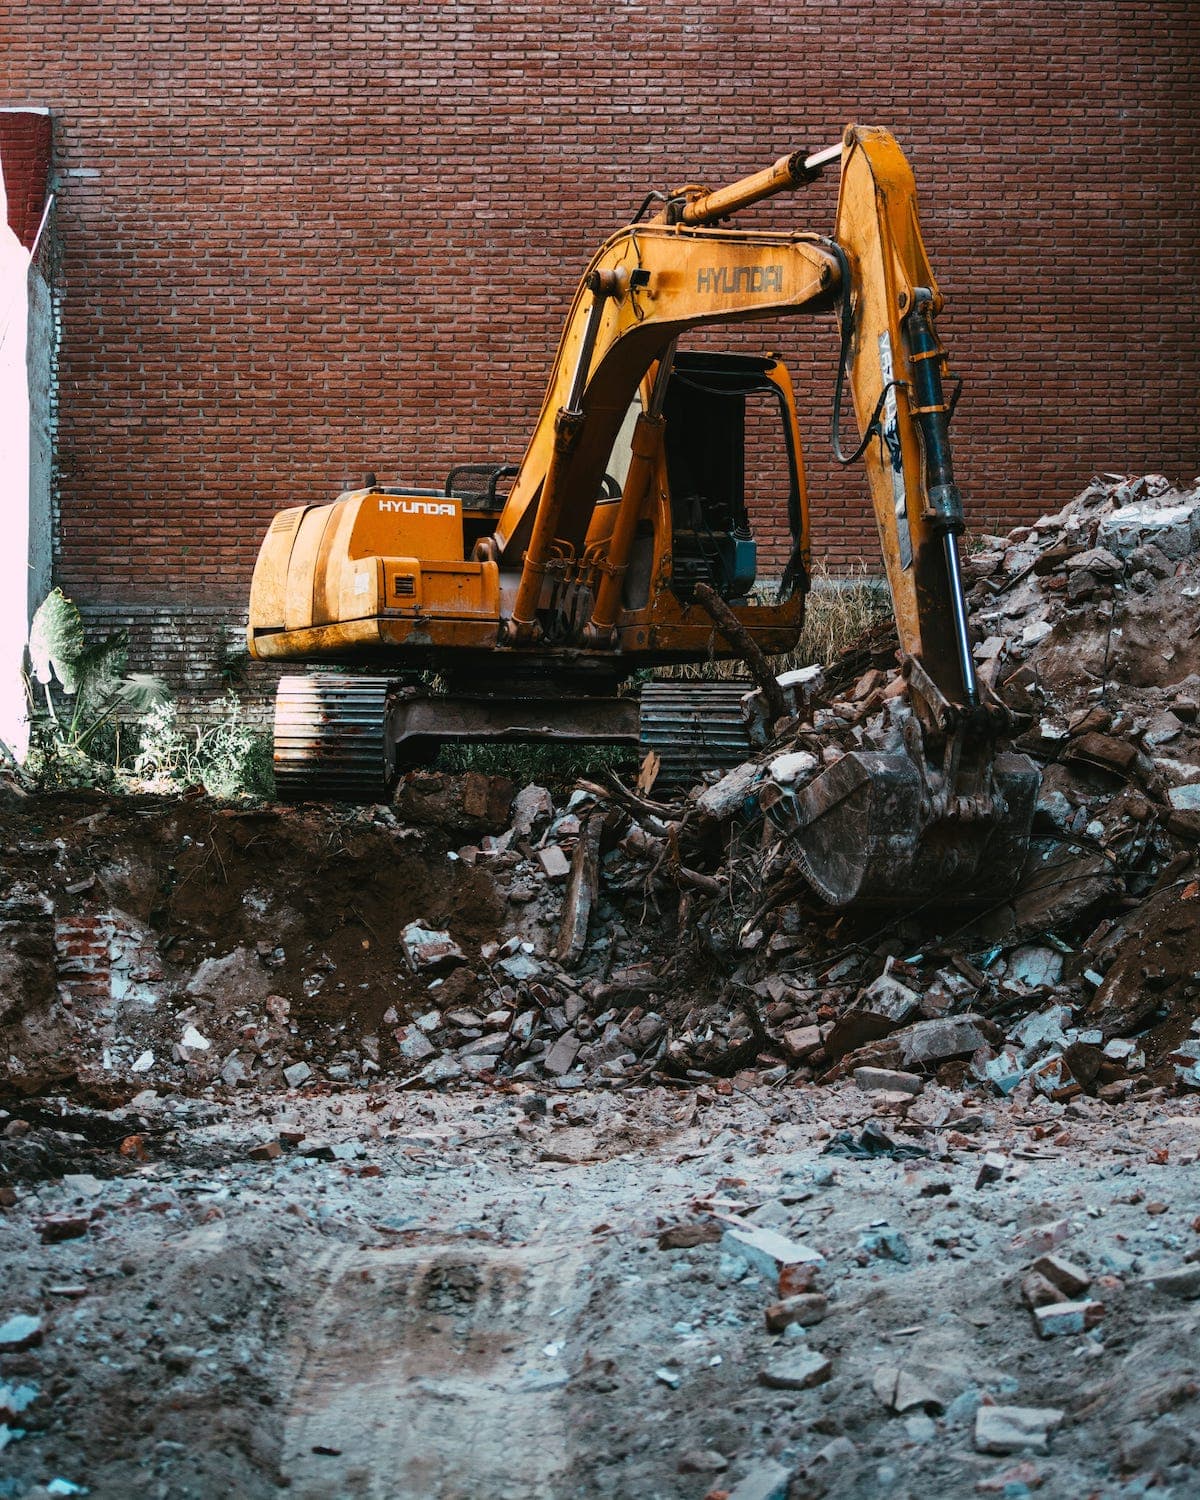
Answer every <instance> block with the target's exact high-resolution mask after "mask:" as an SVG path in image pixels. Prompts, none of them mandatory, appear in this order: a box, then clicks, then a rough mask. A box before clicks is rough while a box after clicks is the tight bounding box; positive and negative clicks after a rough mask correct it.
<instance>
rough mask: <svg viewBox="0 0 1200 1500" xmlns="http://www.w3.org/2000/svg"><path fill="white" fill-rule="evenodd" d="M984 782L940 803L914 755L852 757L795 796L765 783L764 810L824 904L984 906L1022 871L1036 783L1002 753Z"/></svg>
mask: <svg viewBox="0 0 1200 1500" xmlns="http://www.w3.org/2000/svg"><path fill="white" fill-rule="evenodd" d="M986 783H987V788H986V791H985V792H984V793H983V794H979V795H975V796H952V797H945V796H941V797H939V796H938V795H937V792H936V789H931V786H930V781H929V778H928V775H927V774H926V773H925V772H924V771H923V768H922V767H921V766H920V765H919V764H918V763H917V762H916V761H915V760H914V759H913V758H912V757H911V756H909V755H907V754H905V753H903V752H900V753H887V752H881V751H855V752H853V753H851V754H849V755H846V756H844V757H843V758H842V759H841V760H839V761H837V762H836V763H835V764H834V765H833V766H831V767H830V768H829V769H828V770H827V771H825V772H823V773H822V774H821V775H820V776H818V777H817V778H816V780H815V781H812V782H810V783H809V784H808V786H806V787H804V788H803V789H802V790H801V791H799V792H795V791H792V790H791V789H789V788H783V787H779V786H777V785H775V784H774V783H771V784H769V785H768V787H767V788H766V790H765V794H764V796H763V804H764V806H765V807H766V811H767V813H768V815H769V816H770V818H771V819H772V821H773V822H775V823H776V824H777V825H778V826H779V827H780V828H782V829H784V830H785V831H786V832H788V833H790V834H791V835H792V839H793V845H794V849H795V852H796V853H797V855H798V857H799V859H798V862H799V864H800V867H801V869H802V870H803V871H804V874H805V876H806V878H807V879H808V881H809V882H810V884H811V885H812V886H813V889H814V890H815V891H816V892H817V894H818V895H819V896H821V897H822V898H823V899H824V900H825V901H828V902H829V904H830V905H831V906H838V907H841V906H849V905H850V904H851V903H854V904H855V905H886V906H890V905H905V904H912V903H916V902H920V903H921V904H925V903H927V902H933V903H934V904H938V903H939V902H942V903H950V902H953V903H954V904H958V903H960V902H968V901H969V902H986V901H989V900H995V899H997V898H998V897H1000V896H1002V895H1003V894H1004V893H1005V892H1007V891H1008V890H1011V888H1012V887H1013V885H1014V884H1015V883H1016V880H1017V877H1018V875H1019V874H1020V872H1021V866H1022V864H1023V863H1024V861H1025V855H1026V853H1027V851H1028V847H1029V831H1030V825H1031V824H1032V821H1033V812H1034V805H1035V803H1036V801H1037V794H1038V787H1039V784H1040V776H1039V773H1038V770H1037V767H1036V766H1035V765H1034V763H1033V762H1032V761H1031V760H1030V759H1029V758H1028V756H1024V755H1017V754H1014V753H1012V752H1005V753H1001V754H999V755H997V756H995V757H994V759H993V760H992V761H991V762H990V763H989V764H988V766H987V767H986Z"/></svg>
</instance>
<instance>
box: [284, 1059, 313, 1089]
mask: <svg viewBox="0 0 1200 1500" xmlns="http://www.w3.org/2000/svg"><path fill="white" fill-rule="evenodd" d="M283 1076H284V1079H285V1080H286V1082H287V1086H288V1088H291V1089H298V1088H299V1087H300V1085H301V1084H302V1083H307V1082H308V1080H309V1079H310V1078H311V1077H312V1069H311V1068H310V1067H309V1065H308V1064H307V1063H306V1062H294V1063H291V1064H290V1065H289V1066H288V1067H286V1068H284V1070H283Z"/></svg>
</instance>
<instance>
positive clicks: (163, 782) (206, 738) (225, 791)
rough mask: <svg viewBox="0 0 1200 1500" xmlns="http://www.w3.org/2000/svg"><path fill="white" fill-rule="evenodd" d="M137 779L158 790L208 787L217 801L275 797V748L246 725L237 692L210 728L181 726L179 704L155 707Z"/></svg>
mask: <svg viewBox="0 0 1200 1500" xmlns="http://www.w3.org/2000/svg"><path fill="white" fill-rule="evenodd" d="M133 774H134V776H135V777H137V778H139V779H141V780H143V781H145V782H148V783H150V785H151V786H152V787H154V788H156V789H157V790H161V791H175V790H180V789H182V788H184V787H189V786H202V787H203V788H204V790H205V791H206V792H207V793H208V794H209V796H211V797H224V798H230V797H238V796H243V795H245V796H251V797H270V796H271V795H272V794H273V793H274V790H275V778H274V775H273V773H272V769H271V747H270V744H269V742H268V740H267V738H266V736H265V735H263V734H261V733H259V731H258V730H256V729H255V728H254V726H253V725H252V724H248V723H247V722H246V720H245V718H244V716H243V710H242V705H241V703H240V702H239V701H238V699H237V696H236V694H234V693H233V692H229V693H227V694H226V695H225V699H224V703H223V706H222V711H221V716H220V717H219V718H218V719H217V720H216V721H215V722H214V723H210V724H202V725H192V726H185V725H181V724H180V723H179V706H178V704H177V703H175V702H174V701H166V702H163V703H159V704H157V705H155V707H153V708H152V709H151V710H150V711H149V713H148V714H147V715H146V717H145V719H144V720H143V723H142V727H141V745H140V748H139V750H138V753H137V756H136V757H135V759H134V762H133Z"/></svg>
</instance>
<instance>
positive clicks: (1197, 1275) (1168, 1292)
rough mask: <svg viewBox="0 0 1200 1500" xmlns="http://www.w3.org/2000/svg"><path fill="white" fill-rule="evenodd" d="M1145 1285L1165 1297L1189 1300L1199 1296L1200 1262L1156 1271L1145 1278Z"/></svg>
mask: <svg viewBox="0 0 1200 1500" xmlns="http://www.w3.org/2000/svg"><path fill="white" fill-rule="evenodd" d="M1145 1282H1146V1285H1147V1286H1148V1287H1150V1288H1151V1289H1152V1290H1153V1291H1156V1292H1162V1293H1163V1295H1164V1296H1167V1297H1179V1298H1180V1299H1182V1300H1184V1301H1190V1300H1191V1299H1192V1298H1193V1297H1200V1262H1197V1263H1196V1264H1193V1265H1188V1266H1175V1267H1173V1268H1172V1269H1171V1270H1169V1271H1157V1272H1155V1274H1154V1275H1153V1276H1147V1277H1146V1278H1145Z"/></svg>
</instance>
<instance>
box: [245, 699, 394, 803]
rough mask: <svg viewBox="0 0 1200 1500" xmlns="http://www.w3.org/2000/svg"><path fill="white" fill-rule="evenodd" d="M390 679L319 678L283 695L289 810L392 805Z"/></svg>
mask: <svg viewBox="0 0 1200 1500" xmlns="http://www.w3.org/2000/svg"><path fill="white" fill-rule="evenodd" d="M389 687H390V684H389V682H388V679H387V678H386V677H351V676H341V675H339V674H338V673H336V672H312V673H308V674H306V675H304V676H298V677H281V678H280V679H279V688H278V690H277V692H276V694H275V755H274V761H275V789H276V792H277V793H278V795H279V797H280V800H281V801H284V802H304V801H333V802H360V803H364V802H386V801H387V800H388V798H389V796H390V793H391V782H392V775H393V772H392V765H391V761H392V756H391V754H390V747H389V744H388V729H387V700H388V689H389Z"/></svg>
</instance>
